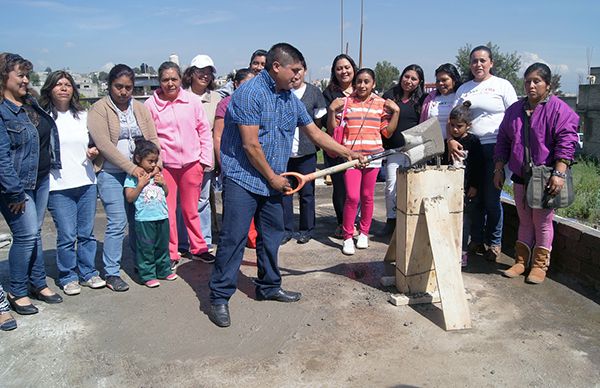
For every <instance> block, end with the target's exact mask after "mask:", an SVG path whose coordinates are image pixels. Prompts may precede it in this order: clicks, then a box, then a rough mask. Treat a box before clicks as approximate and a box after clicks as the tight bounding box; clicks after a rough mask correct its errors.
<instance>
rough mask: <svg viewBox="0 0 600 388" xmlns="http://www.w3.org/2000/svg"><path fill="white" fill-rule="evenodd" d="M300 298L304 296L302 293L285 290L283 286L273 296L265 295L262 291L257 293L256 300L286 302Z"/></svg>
mask: <svg viewBox="0 0 600 388" xmlns="http://www.w3.org/2000/svg"><path fill="white" fill-rule="evenodd" d="M300 298H302V294H301V293H299V292H294V291H285V290H284V289H281V288H280V289H279V290H277V292H276V293H274V294H273V295H271V296H263V295H262V294H260V293H257V294H256V300H274V301H277V302H284V303H291V302H297V301H299V300H300Z"/></svg>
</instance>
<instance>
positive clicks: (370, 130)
mask: <svg viewBox="0 0 600 388" xmlns="http://www.w3.org/2000/svg"><path fill="white" fill-rule="evenodd" d="M374 88H375V73H374V72H373V70H371V69H360V70H359V71H358V72H357V73H356V78H355V81H354V92H353V93H352V94H351V95H350V96H348V97H346V98H336V99H335V100H333V101H332V103H331V105H330V106H329V115H328V120H330V123H329V127H331V128H334V127H336V126H338V125H339V124H340V121H341V120H344V122H345V123H346V124H345V128H344V137H343V144H344V145H345V146H346V147H347V148H350V149H351V150H354V151H357V152H361V153H363V154H364V155H369V154H372V153H376V152H380V151H383V145H382V141H381V134H383V135H384V136H385V137H386V138H389V137H390V136H392V134H393V133H394V131H395V130H396V126H397V125H398V117H399V115H400V108H398V105H396V103H395V102H394V101H392V100H384V99H383V98H381V97H378V96H377V95H376V94H374V93H373V89H374ZM342 116H343V117H342ZM380 167H381V163H380V162H379V161H376V162H372V163H371V164H370V165H369V166H368V167H367V168H364V169H355V168H351V169H348V170H346V172H345V175H344V182H345V183H346V202H345V203H344V215H343V224H342V226H343V237H344V245H343V247H342V252H343V253H344V254H345V255H353V254H354V253H355V251H354V240H353V239H352V235H353V233H354V219H355V217H356V211H357V209H358V203H359V201H360V204H361V208H360V224H359V232H360V234H359V235H358V239H357V241H356V248H359V249H365V248H367V247H368V246H369V237H368V233H369V229H370V228H371V220H372V218H373V195H374V193H375V183H376V181H377V174H378V173H379V168H380Z"/></svg>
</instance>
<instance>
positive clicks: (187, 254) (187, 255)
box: [179, 251, 192, 260]
mask: <svg viewBox="0 0 600 388" xmlns="http://www.w3.org/2000/svg"><path fill="white" fill-rule="evenodd" d="M179 257H183V258H184V259H188V260H192V254H191V253H190V252H189V251H181V252H179Z"/></svg>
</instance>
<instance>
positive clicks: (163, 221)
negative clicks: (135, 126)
mask: <svg viewBox="0 0 600 388" xmlns="http://www.w3.org/2000/svg"><path fill="white" fill-rule="evenodd" d="M159 153H160V151H159V149H158V147H157V146H156V145H155V144H154V143H152V142H151V141H148V140H145V139H143V138H140V139H138V140H136V142H135V151H134V152H133V162H134V163H135V164H137V165H138V166H140V167H141V168H142V169H143V170H144V171H146V175H144V176H143V177H142V178H136V177H134V176H131V175H128V176H127V178H126V179H125V183H124V185H123V186H124V187H125V198H126V199H127V201H128V202H130V203H135V232H136V237H137V239H136V244H137V251H136V257H135V259H136V264H137V269H138V274H139V276H140V280H141V281H142V282H143V283H144V284H145V285H146V286H147V287H150V288H154V287H158V286H160V283H159V281H158V280H157V279H165V280H175V279H177V274H175V273H173V271H171V265H170V260H171V258H170V255H169V214H168V211H167V200H166V197H167V194H168V190H167V185H166V184H165V181H164V178H163V176H162V174H161V173H160V172H156V166H157V163H158V155H159Z"/></svg>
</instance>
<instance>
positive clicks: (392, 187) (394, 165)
mask: <svg viewBox="0 0 600 388" xmlns="http://www.w3.org/2000/svg"><path fill="white" fill-rule="evenodd" d="M404 161H405V157H404V156H403V155H400V154H394V155H390V156H388V157H387V158H386V166H385V169H386V171H385V174H386V179H385V212H386V217H387V218H393V219H396V180H397V178H398V172H397V170H398V166H400V164H401V162H404ZM402 164H403V163H402ZM403 165H404V164H403Z"/></svg>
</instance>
